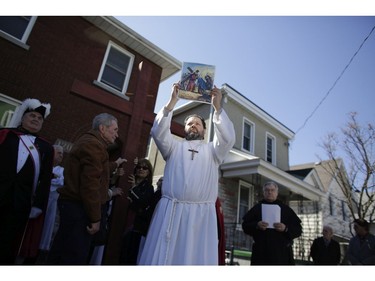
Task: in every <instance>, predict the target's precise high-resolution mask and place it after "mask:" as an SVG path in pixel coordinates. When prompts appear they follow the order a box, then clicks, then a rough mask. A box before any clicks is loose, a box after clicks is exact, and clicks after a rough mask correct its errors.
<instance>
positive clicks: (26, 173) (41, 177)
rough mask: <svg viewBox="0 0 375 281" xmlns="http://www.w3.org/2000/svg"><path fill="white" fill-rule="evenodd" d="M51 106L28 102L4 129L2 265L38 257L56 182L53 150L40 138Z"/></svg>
mask: <svg viewBox="0 0 375 281" xmlns="http://www.w3.org/2000/svg"><path fill="white" fill-rule="evenodd" d="M50 107H51V106H50V105H49V104H41V103H40V102H39V100H37V99H26V100H25V101H24V102H23V103H22V104H21V105H20V106H18V107H17V108H16V110H15V112H14V114H13V117H12V120H11V121H10V124H9V126H10V128H3V129H0V155H1V158H0V221H1V227H0V264H14V263H15V261H16V257H17V256H22V257H23V258H25V257H28V258H30V257H31V258H34V257H36V256H37V253H38V248H39V242H40V237H41V233H42V227H43V221H44V214H45V210H46V207H47V203H48V195H49V187H50V184H51V179H52V166H53V154H54V153H53V147H52V145H51V144H50V143H49V142H47V141H46V140H44V139H42V138H41V137H39V136H38V135H37V133H39V131H40V130H41V129H42V125H43V122H44V119H45V118H46V117H47V116H48V115H49V112H50Z"/></svg>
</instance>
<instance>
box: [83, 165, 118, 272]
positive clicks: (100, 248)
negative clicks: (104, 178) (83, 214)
mask: <svg viewBox="0 0 375 281" xmlns="http://www.w3.org/2000/svg"><path fill="white" fill-rule="evenodd" d="M124 174H125V171H124V168H122V167H121V166H119V167H118V168H117V169H115V170H114V171H113V173H112V176H111V180H110V187H109V189H108V196H109V198H110V199H109V201H107V203H106V205H105V206H104V205H103V206H102V220H101V222H100V224H101V231H98V232H97V233H95V234H94V237H93V240H92V241H91V247H90V252H89V256H88V258H87V263H88V264H90V265H101V264H102V260H103V254H104V250H105V247H106V244H107V238H108V232H109V228H110V224H109V217H110V215H111V212H112V203H113V199H114V198H115V197H117V196H122V195H123V193H124V191H123V189H122V188H121V187H117V186H116V183H117V180H118V178H119V177H122V176H123V175H124ZM102 224H104V225H102Z"/></svg>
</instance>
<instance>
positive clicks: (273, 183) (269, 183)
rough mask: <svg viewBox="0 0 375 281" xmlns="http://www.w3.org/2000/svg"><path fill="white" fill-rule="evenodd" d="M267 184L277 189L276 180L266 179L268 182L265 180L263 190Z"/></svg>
mask: <svg viewBox="0 0 375 281" xmlns="http://www.w3.org/2000/svg"><path fill="white" fill-rule="evenodd" d="M269 185H273V186H274V187H275V188H276V189H277V190H278V189H279V186H278V185H277V183H276V182H274V181H268V182H266V183H265V184H264V185H263V190H264V189H265V188H266V187H267V186H269Z"/></svg>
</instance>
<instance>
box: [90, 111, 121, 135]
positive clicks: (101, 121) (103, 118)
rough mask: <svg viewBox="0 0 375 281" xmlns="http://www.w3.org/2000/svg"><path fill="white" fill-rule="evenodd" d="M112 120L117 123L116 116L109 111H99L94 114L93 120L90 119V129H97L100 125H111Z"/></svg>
mask: <svg viewBox="0 0 375 281" xmlns="http://www.w3.org/2000/svg"><path fill="white" fill-rule="evenodd" d="M112 121H115V122H116V123H117V118H116V117H114V116H113V115H111V114H109V113H101V114H99V115H96V116H95V117H94V120H92V129H93V130H96V131H97V130H99V126H100V125H103V126H106V127H109V126H111V125H112Z"/></svg>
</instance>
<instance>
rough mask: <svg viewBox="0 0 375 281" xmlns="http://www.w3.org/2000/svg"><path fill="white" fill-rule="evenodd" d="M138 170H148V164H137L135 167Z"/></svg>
mask: <svg viewBox="0 0 375 281" xmlns="http://www.w3.org/2000/svg"><path fill="white" fill-rule="evenodd" d="M135 168H136V169H137V170H148V167H147V166H136V167H135Z"/></svg>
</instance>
